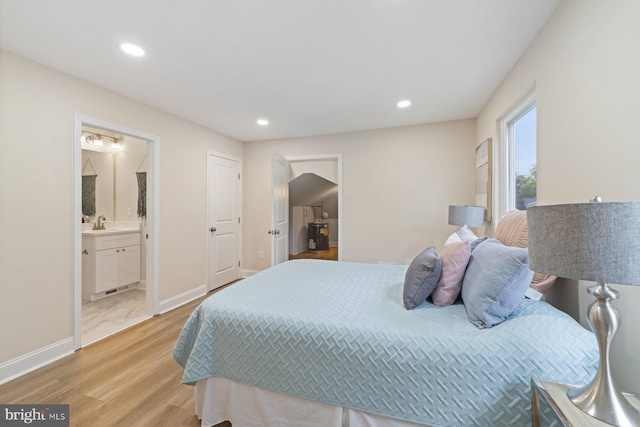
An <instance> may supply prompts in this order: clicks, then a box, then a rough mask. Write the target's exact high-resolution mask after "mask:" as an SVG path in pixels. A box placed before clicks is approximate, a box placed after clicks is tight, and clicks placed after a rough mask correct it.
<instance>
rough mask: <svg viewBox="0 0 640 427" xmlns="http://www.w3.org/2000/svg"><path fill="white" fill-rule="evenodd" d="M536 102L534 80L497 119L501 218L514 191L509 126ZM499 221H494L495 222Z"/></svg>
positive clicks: (497, 184)
mask: <svg viewBox="0 0 640 427" xmlns="http://www.w3.org/2000/svg"><path fill="white" fill-rule="evenodd" d="M535 102H536V82H535V81H534V82H532V83H531V84H530V85H529V86H528V87H527V88H526V90H525V91H524V93H523V94H522V96H520V97H519V98H518V99H516V100H515V101H514V102H513V103H512V104H511V105H509V107H508V108H507V109H506V110H505V111H504V112H503V113H502V114H501V115H500V116H499V117H498V118H497V120H496V143H495V144H494V145H493V147H494V150H493V151H494V154H493V164H494V165H495V168H494V173H493V177H494V180H493V194H494V195H495V197H494V201H493V211H494V212H495V214H496V215H495V216H496V218H497V219H498V220H499V219H500V218H502V216H503V215H504V214H506V213H507V211H509V204H510V200H509V198H510V196H509V194H510V193H511V192H512V191H514V188H515V178H514V177H511V176H510V171H512V170H513V168H514V165H513V155H512V154H511V152H510V147H509V146H508V145H509V138H508V137H507V134H508V131H509V130H508V127H509V123H510V122H511V121H513V120H514V119H516V118H517V117H518V116H519V115H522V113H523V109H525V108H526V107H527V106H529V105H531V104H532V103H535ZM497 223H498V221H493V227H494V231H495V224H497Z"/></svg>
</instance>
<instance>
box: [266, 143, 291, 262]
mask: <svg viewBox="0 0 640 427" xmlns="http://www.w3.org/2000/svg"><path fill="white" fill-rule="evenodd" d="M271 209H272V213H271V230H269V231H268V232H269V234H271V265H276V264H280V263H281V262H285V261H286V260H287V259H288V258H289V237H288V232H289V162H288V161H287V159H285V158H284V157H282V156H281V155H280V154H279V153H277V152H275V151H273V152H272V156H271Z"/></svg>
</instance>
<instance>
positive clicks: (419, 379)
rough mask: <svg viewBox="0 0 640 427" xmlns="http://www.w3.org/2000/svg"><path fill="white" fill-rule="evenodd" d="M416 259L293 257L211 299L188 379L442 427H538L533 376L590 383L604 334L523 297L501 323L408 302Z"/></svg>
mask: <svg viewBox="0 0 640 427" xmlns="http://www.w3.org/2000/svg"><path fill="white" fill-rule="evenodd" d="M406 269H407V267H406V266H397V265H376V264H357V263H346V262H333V261H313V260H300V261H289V262H286V263H283V264H280V265H278V266H276V267H273V268H270V269H268V270H265V271H263V272H261V273H259V274H256V275H255V276H252V277H250V278H248V279H246V280H243V281H241V282H239V283H237V284H234V285H233V286H231V287H229V288H227V289H224V290H223V291H221V292H219V293H217V294H214V295H213V296H211V297H210V298H208V299H207V300H206V301H204V302H203V303H202V304H201V305H200V306H199V307H198V308H197V309H196V310H195V311H194V312H193V314H192V315H191V317H190V318H189V320H188V321H187V323H186V325H185V326H184V329H183V330H182V333H181V334H180V337H179V338H178V341H177V343H176V345H175V348H174V352H173V355H174V358H175V359H176V360H177V361H178V363H180V365H181V366H182V367H183V368H184V376H183V382H184V383H187V384H194V383H195V382H196V381H197V380H200V379H203V378H207V377H211V376H218V377H224V378H227V379H230V380H233V381H236V382H239V383H244V384H249V385H252V386H255V387H259V388H262V389H266V390H272V391H276V392H280V393H285V394H288V395H292V396H298V397H303V398H306V399H311V400H316V401H320V402H325V403H329V404H332V405H337V406H344V407H350V408H355V409H358V410H362V411H366V412H371V413H375V414H380V415H384V416H387V417H391V418H397V419H401V420H407V421H413V422H417V423H422V424H426V425H430V426H483V427H485V426H509V427H511V426H518V425H522V426H527V425H530V423H531V412H530V411H531V408H530V395H531V393H530V383H531V379H532V378H544V379H550V380H554V381H561V382H567V383H575V384H584V383H586V382H588V381H589V380H590V379H591V378H592V376H593V375H594V374H595V371H596V369H597V359H598V351H597V347H596V341H595V338H594V336H593V334H592V333H591V332H589V331H587V330H585V329H584V328H582V327H581V326H580V325H579V324H578V323H576V322H575V321H574V320H573V319H571V318H570V317H569V316H567V315H566V314H564V313H562V312H560V311H558V310H556V309H555V308H553V307H552V306H550V305H548V304H547V303H544V302H534V301H530V300H523V301H522V303H521V304H520V306H519V307H518V308H517V309H516V311H515V312H514V313H513V314H512V316H511V317H510V318H509V319H508V320H507V321H505V322H504V323H502V324H500V325H498V326H495V327H493V328H491V329H482V330H481V329H478V328H476V327H475V326H474V325H472V324H471V323H470V322H469V320H468V318H467V314H466V312H465V309H464V306H463V305H462V304H454V305H453V306H450V307H437V306H435V305H432V304H430V303H429V302H425V303H424V304H422V305H421V306H419V307H418V308H416V309H414V310H411V311H407V310H405V308H404V307H403V304H402V290H403V282H404V274H405V272H406Z"/></svg>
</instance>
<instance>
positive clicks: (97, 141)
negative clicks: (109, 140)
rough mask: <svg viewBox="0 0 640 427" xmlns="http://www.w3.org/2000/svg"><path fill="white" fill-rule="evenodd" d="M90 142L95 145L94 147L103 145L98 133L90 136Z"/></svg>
mask: <svg viewBox="0 0 640 427" xmlns="http://www.w3.org/2000/svg"><path fill="white" fill-rule="evenodd" d="M91 142H92V143H93V145H95V146H96V147H102V146H104V142H103V141H102V136H100V135H96V136H94V137H93V138H91Z"/></svg>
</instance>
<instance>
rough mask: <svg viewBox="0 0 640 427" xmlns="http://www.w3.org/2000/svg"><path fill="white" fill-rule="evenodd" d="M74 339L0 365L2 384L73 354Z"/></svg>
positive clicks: (70, 338) (59, 342)
mask: <svg viewBox="0 0 640 427" xmlns="http://www.w3.org/2000/svg"><path fill="white" fill-rule="evenodd" d="M73 352H74V349H73V337H69V338H66V339H63V340H62V341H58V342H55V343H53V344H50V345H48V346H46V347H42V348H40V349H38V350H35V351H32V352H31V353H27V354H23V355H22V356H19V357H16V358H15V359H12V360H9V361H7V362H4V363H0V384H4V383H6V382H9V381H11V380H13V379H16V378H18V377H20V376H22V375H24V374H27V373H29V372H31V371H35V370H36V369H38V368H41V367H43V366H45V365H48V364H49V363H52V362H55V361H56V360H58V359H62V358H63V357H66V356H68V355H70V354H73Z"/></svg>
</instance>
